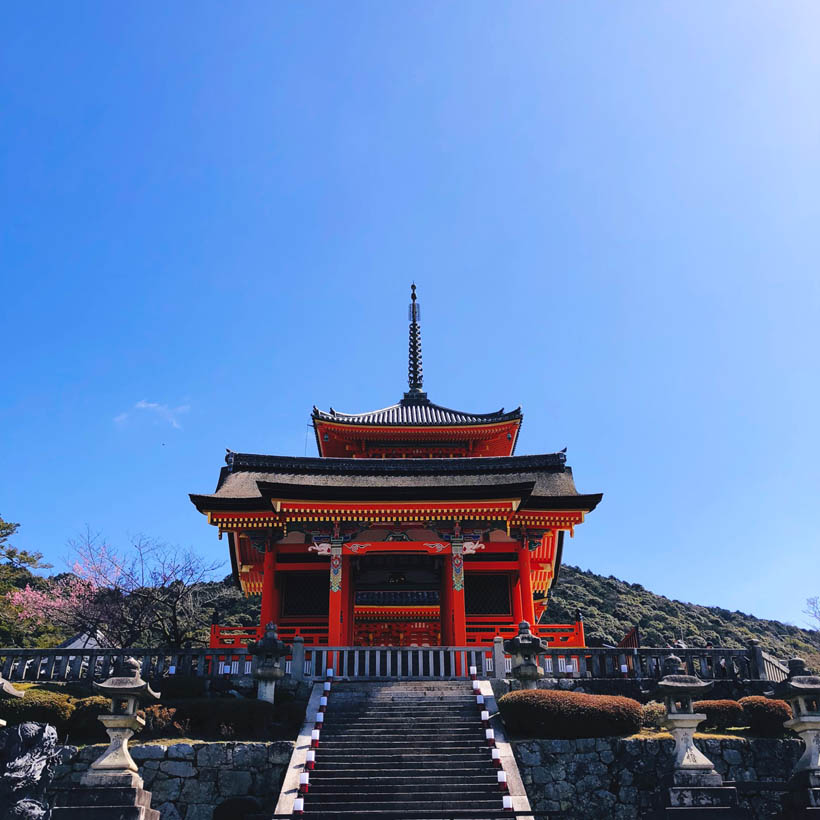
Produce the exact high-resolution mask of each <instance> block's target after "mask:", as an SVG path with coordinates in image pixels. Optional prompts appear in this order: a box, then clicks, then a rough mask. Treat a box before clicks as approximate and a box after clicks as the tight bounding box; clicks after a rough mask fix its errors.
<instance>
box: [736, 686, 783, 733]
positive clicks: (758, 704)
mask: <svg viewBox="0 0 820 820" xmlns="http://www.w3.org/2000/svg"><path fill="white" fill-rule="evenodd" d="M738 703H739V704H740V705H741V706H742V707H743V714H744V716H745V718H746V724H747V725H748V726H749V729H750V730H751V732H752V734H753V735H759V736H760V737H777V736H778V735H782V734H783V732H785V731H786V730H785V729H784V728H783V722H784V721H786V720H791V717H792V710H791V707H790V706H789V704H788V703H786V701H785V700H772V699H770V698H764V697H763V696H761V695H750V696H749V697H746V698H741V699H740V700H739V701H738Z"/></svg>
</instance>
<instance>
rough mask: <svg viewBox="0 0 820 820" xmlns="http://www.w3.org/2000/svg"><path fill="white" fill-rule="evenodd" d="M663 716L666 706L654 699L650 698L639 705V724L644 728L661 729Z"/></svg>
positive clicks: (664, 715)
mask: <svg viewBox="0 0 820 820" xmlns="http://www.w3.org/2000/svg"><path fill="white" fill-rule="evenodd" d="M665 717H666V707H665V706H664V705H663V704H662V703H658V701H656V700H650V701H649V703H646V704H644V705H643V706H642V707H641V726H642V727H643V728H644V729H662V728H663V721H664V718H665Z"/></svg>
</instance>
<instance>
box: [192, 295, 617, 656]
mask: <svg viewBox="0 0 820 820" xmlns="http://www.w3.org/2000/svg"><path fill="white" fill-rule="evenodd" d="M419 318H420V313H419V305H418V302H417V300H416V294H415V287H414V288H413V289H412V293H411V304H410V349H409V360H408V387H409V389H408V390H407V392H405V393H404V395H403V396H402V398H401V399H400V401H398V402H397V403H396V404H394V405H391V406H389V407H384V408H382V409H380V410H374V411H372V412H369V413H340V412H338V411H336V410H334V409H333V408H331V409H330V410H329V411H324V410H319V409H318V408H316V407H314V408H313V413H312V415H311V421H312V424H313V429H314V431H315V433H316V445H317V448H318V451H319V457H318V458H307V457H305V458H299V457H291V456H275V455H271V456H268V455H257V454H252V453H235V452H233V451H230V450H229V451H228V455H227V457H226V459H225V460H226V466H225V467H223V468H222V470H221V472H220V475H219V482H218V484H217V489H216V491H215V492H214V493H212V494H210V495H192V496H191V500H192V501H193V503H194V504H195V505H196V508H197V509H198V510H199V511H200V512H201V513H203V514H205V515H207V517H208V523H209V524H212V525H213V526H215V527H217V528H218V530H219V535H220V538H222V537H225V536H226V541H227V544H228V552H229V555H230V559H231V567H232V571H233V577H234V579H235V580H236V583H237V585H238V586H239V587H240V588H241V589H242V591H243V592H244V593H245V594H246V595H258V596H259V597H260V599H261V602H260V617H259V625H258V626H242V627H238V626H230V627H229V626H221V625H219V624H218V623H214V624H213V626H212V628H211V646H212V647H215V648H216V647H225V648H227V647H237V646H242V645H245V644H246V642H247V641H248V640H257V639H258V638H259V637H261V634H262V632H263V631H264V625H265V624H267V623H269V622H275V623H277V624H278V625H279V634H280V636H281V638H282V640H285V641H287V642H291V641H292V640H293V639H294V638H296V637H301V638H302V639H303V640H304V642H305V645H306V646H309V647H324V646H328V647H354V646H373V647H376V646H395V647H407V651H410V647H413V646H419V647H422V646H424V647H426V646H446V647H473V646H476V647H478V646H480V647H487V646H489V645H492V642H493V638H494V637H495V636H502V637H505V638H509V637H512V636H513V635H515V634H517V632H518V623H519V622H520V621H522V620H525V621H528V622H529V623H531V624H533V631H534V632H535V633H536V634H537V635H538V636H539V637H544V638H545V639H547V640H549V641H550V642H551V643H554V644H556V645H559V646H562V647H570V646H572V647H579V646H583V645H584V635H583V624H582V622H581V621H580V619H579V620H578V621H576V623H575V624H544V623H543V618H541V616H543V615H544V612H545V609H546V605H547V599H548V593H549V590H550V588H551V587H552V585H553V584H554V582H555V580H556V577H557V575H558V572H559V570H560V567H561V558H562V552H563V546H564V536H565V534H566V533H569V534H570V535H572V534H573V532H574V529H575V527H576V526H577V525H578V524H580V523H581V522H582V521H583V520H584V516H585V515H586V514H587V513H589V512H591V511H592V510H593V509H595V507H596V505H597V504H598V502H599V501H600V500H601V495H600V494H590V495H584V494H581V493H579V492H578V491H577V490H576V488H575V482H574V479H573V476H572V470H571V469H570V468H569V467H568V466H567V464H566V455H565V453H564V452H563V451H562V452H558V453H545V454H542V455H529V456H526V455H525V456H520V455H514V452H515V447H516V443H517V441H518V436H519V432H520V429H521V423H522V420H523V415H522V413H521V409H520V408H516V409H514V410H511V411H505V410H504V409H503V408H502V409H501V410H498V411H496V412H493V413H469V412H463V411H460V410H453V409H451V408H448V407H442V406H441V405H437V404H434V403H433V402H432V401H430V399H429V398H428V397H427V393H426V392H425V391H424V389H423V386H422V372H421V330H420V325H419Z"/></svg>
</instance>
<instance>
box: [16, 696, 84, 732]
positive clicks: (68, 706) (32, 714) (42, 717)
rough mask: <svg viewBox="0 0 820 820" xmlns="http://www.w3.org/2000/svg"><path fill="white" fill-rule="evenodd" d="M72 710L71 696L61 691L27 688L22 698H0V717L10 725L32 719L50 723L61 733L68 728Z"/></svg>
mask: <svg viewBox="0 0 820 820" xmlns="http://www.w3.org/2000/svg"><path fill="white" fill-rule="evenodd" d="M73 711H74V705H73V703H72V702H71V698H69V696H68V695H66V694H63V693H62V692H45V691H42V690H40V689H28V690H26V695H25V697H24V698H4V699H2V700H0V718H2V719H3V720H5V721H7V722H8V723H9V724H10V725H14V724H17V723H25V722H26V721H27V720H33V721H36V722H37V723H50V724H51V725H52V726H54V727H55V728H56V729H57V731H58V732H60V733H61V734H62V733H63V732H65V731H66V729H67V728H68V721H69V719H70V717H71V713H72V712H73Z"/></svg>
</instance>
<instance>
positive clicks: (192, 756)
mask: <svg viewBox="0 0 820 820" xmlns="http://www.w3.org/2000/svg"><path fill="white" fill-rule="evenodd" d="M105 748H106V746H105V744H95V745H93V746H84V747H83V748H81V749H80V750H79V751H78V752H77V754H76V755H75V756H74V758H73V759H72V760H71V761H69V762H68V763H66V764H64V765H62V766H59V767H58V769H57V772H56V777H55V780H54V784H53V786H52V788H53V789H54V790H58V789H61V788H65V787H67V786H68V785H69V784H71V783H77V782H79V780H80V778H81V777H82V775H83V773H84V772H85V771H86V770H87V769H88V767H89V765H90V764H91V762H92V761H93V760H95V759H96V758H97V757H99V756H100V754H101V753H102V751H103V749H105ZM130 751H131V756H132V757H133V758H134V761H135V762H136V763H137V765H138V766H139V770H140V775H141V776H142V778H143V779H144V780H145V788H146V789H149V790H150V791H151V795H152V797H151V805H152V807H153V808H155V809H159V810H160V814H161V817H162V820H211V816H212V814H213V810H214V808H215V807H216V806H218V805H219V804H220V803H221V802H222V801H223V800H227V799H228V798H230V797H239V796H245V795H252V796H253V797H256V798H257V799H258V800H259V801H260V803H261V804H262V808H263V810H265V811H270V812H272V811H273V810H274V808H275V806H276V799H277V797H278V796H279V789H280V788H281V785H282V781H283V780H284V777H285V770H286V769H287V765H288V762H289V761H290V756H291V754H292V752H293V742H292V741H286V740H280V741H274V742H270V743H241V742H233V741H231V742H225V743H172V744H169V745H167V746H165V745H161V744H156V743H146V744H133V745H131V746H130Z"/></svg>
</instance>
